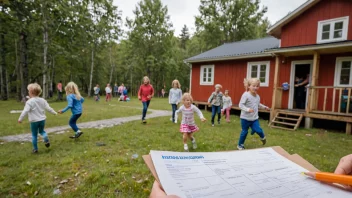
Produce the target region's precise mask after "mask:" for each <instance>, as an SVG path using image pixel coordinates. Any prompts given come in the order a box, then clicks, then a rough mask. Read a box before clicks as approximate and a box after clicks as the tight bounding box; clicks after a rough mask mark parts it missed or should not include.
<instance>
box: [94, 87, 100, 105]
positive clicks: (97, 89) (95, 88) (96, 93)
mask: <svg viewBox="0 0 352 198" xmlns="http://www.w3.org/2000/svg"><path fill="white" fill-rule="evenodd" d="M99 92H100V88H99V85H98V84H97V85H96V86H95V87H94V99H95V101H96V102H98V101H99V100H100V97H99Z"/></svg>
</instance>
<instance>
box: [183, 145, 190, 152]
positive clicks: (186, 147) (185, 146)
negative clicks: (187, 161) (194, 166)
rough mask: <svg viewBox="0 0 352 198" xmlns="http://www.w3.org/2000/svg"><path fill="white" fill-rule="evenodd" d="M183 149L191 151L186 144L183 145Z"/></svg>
mask: <svg viewBox="0 0 352 198" xmlns="http://www.w3.org/2000/svg"><path fill="white" fill-rule="evenodd" d="M183 149H184V150H185V151H187V152H188V151H189V150H188V145H187V144H184V145H183Z"/></svg>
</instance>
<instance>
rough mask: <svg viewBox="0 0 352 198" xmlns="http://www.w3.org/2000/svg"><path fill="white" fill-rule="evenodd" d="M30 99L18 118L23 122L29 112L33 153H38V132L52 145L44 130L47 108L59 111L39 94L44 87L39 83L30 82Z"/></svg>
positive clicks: (47, 145)
mask: <svg viewBox="0 0 352 198" xmlns="http://www.w3.org/2000/svg"><path fill="white" fill-rule="evenodd" d="M27 89H28V93H29V98H30V99H29V100H28V101H27V102H26V105H25V107H24V109H23V111H22V113H21V115H20V117H19V118H18V123H22V120H23V118H24V117H25V116H26V115H27V114H28V120H29V122H30V123H31V131H32V144H33V153H38V133H39V134H40V135H41V136H42V137H43V139H44V143H45V146H46V147H47V148H48V147H50V142H49V138H48V136H47V134H46V132H45V131H44V127H45V119H46V116H45V110H47V111H49V112H50V113H52V114H54V115H56V114H57V113H56V112H55V111H54V110H53V109H52V108H51V107H50V106H49V104H48V102H47V101H46V100H44V99H43V98H40V97H39V95H40V94H41V93H42V88H41V87H40V85H38V84H37V83H32V84H29V85H28V87H27Z"/></svg>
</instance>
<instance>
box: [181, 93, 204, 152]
mask: <svg viewBox="0 0 352 198" xmlns="http://www.w3.org/2000/svg"><path fill="white" fill-rule="evenodd" d="M192 102H193V98H192V96H191V95H190V94H189V93H185V94H183V96H182V103H183V105H182V106H181V107H180V108H179V109H178V110H177V111H176V113H175V123H177V114H178V113H180V112H182V122H181V126H180V132H181V133H183V149H184V150H185V151H188V145H187V139H190V140H191V141H192V144H193V149H196V148H197V143H196V139H195V138H194V137H193V133H194V132H197V131H199V128H198V127H197V125H196V123H195V122H194V112H196V113H197V114H198V116H199V118H200V120H201V121H202V122H205V121H206V119H205V118H204V116H203V114H202V112H201V111H200V110H199V109H198V107H196V106H194V105H193V104H192Z"/></svg>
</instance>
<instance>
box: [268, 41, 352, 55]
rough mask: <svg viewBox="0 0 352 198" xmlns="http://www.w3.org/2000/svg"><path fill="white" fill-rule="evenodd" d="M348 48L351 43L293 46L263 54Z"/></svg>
mask: <svg viewBox="0 0 352 198" xmlns="http://www.w3.org/2000/svg"><path fill="white" fill-rule="evenodd" d="M350 46H352V41H348V42H339V43H326V44H320V45H308V46H295V47H288V48H277V49H271V50H266V51H265V52H264V53H267V54H275V53H284V52H295V51H306V50H319V49H329V48H335V47H350Z"/></svg>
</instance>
